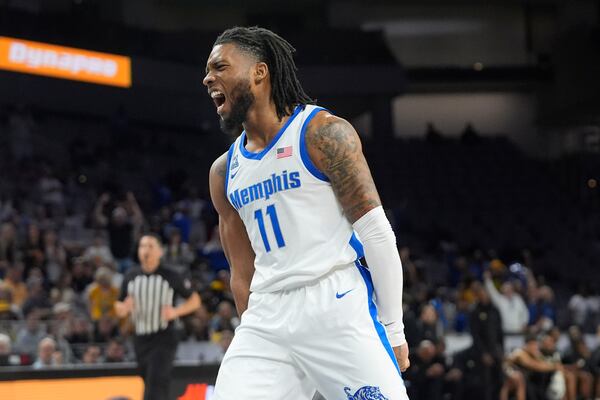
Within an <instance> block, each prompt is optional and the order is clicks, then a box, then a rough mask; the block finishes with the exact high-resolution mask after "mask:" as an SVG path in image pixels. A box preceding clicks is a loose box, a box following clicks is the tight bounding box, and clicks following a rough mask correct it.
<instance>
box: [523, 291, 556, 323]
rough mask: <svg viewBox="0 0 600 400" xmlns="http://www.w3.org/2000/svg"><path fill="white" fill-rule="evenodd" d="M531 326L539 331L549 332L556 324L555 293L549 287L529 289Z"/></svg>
mask: <svg viewBox="0 0 600 400" xmlns="http://www.w3.org/2000/svg"><path fill="white" fill-rule="evenodd" d="M529 296H530V297H529V306H528V310H529V325H530V326H534V327H536V328H537V330H544V331H546V330H549V329H551V328H552V327H553V326H554V324H555V323H556V309H555V307H554V292H553V291H552V289H551V288H550V287H549V286H546V285H544V286H541V287H540V288H536V287H535V286H533V285H532V286H530V287H529Z"/></svg>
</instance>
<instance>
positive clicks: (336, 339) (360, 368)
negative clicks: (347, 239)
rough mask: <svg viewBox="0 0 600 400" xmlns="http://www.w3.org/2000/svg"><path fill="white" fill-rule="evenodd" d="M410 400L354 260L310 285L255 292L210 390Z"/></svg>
mask: <svg viewBox="0 0 600 400" xmlns="http://www.w3.org/2000/svg"><path fill="white" fill-rule="evenodd" d="M315 391H318V392H319V393H321V394H322V395H323V397H325V398H326V399H327V400H338V399H339V400H348V399H356V400H358V399H369V400H407V399H408V397H407V395H406V389H405V387H404V384H403V381H402V378H401V376H400V371H399V369H398V365H397V363H396V359H395V357H394V353H393V351H392V348H391V346H390V344H389V342H388V339H387V336H386V334H385V329H384V327H383V325H382V324H381V323H380V322H379V321H378V319H377V308H376V306H375V304H374V303H373V284H372V281H371V276H370V274H369V272H368V270H367V269H366V268H364V267H362V266H360V265H359V264H358V263H357V264H356V265H354V264H351V265H348V266H346V267H343V268H341V269H338V270H336V271H334V272H331V273H330V274H328V275H326V276H325V277H323V278H321V279H320V280H318V281H316V282H315V283H313V284H311V285H308V286H304V287H299V288H296V289H291V290H284V291H278V292H274V293H252V294H251V295H250V299H249V304H248V309H247V310H246V311H245V312H244V314H243V315H242V321H241V324H240V326H239V327H238V328H237V329H236V331H235V337H234V339H233V342H232V343H231V346H230V347H229V349H228V350H227V353H226V354H225V357H224V359H223V362H222V364H221V368H220V369H219V374H218V376H217V383H216V385H215V394H214V397H213V399H216V400H282V399H293V400H311V399H312V398H313V395H314V394H315Z"/></svg>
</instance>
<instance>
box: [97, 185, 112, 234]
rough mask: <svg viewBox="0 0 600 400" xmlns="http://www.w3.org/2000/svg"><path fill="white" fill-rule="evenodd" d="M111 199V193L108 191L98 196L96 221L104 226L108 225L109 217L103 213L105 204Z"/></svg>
mask: <svg viewBox="0 0 600 400" xmlns="http://www.w3.org/2000/svg"><path fill="white" fill-rule="evenodd" d="M109 200H110V195H109V194H108V193H102V195H101V196H100V197H99V198H98V201H97V202H96V205H95V206H94V222H95V223H96V224H97V225H98V226H100V227H102V228H104V227H105V226H106V225H108V218H106V216H105V215H104V213H103V210H104V206H105V205H106V203H108V201H109Z"/></svg>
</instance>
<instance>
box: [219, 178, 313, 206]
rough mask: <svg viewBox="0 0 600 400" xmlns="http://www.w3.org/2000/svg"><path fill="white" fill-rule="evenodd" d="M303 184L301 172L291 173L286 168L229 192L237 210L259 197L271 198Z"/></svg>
mask: <svg viewBox="0 0 600 400" xmlns="http://www.w3.org/2000/svg"><path fill="white" fill-rule="evenodd" d="M300 186H302V182H300V172H298V171H292V172H290V173H288V172H287V170H284V171H283V172H282V173H281V174H271V177H270V178H269V179H265V180H264V181H262V182H258V183H255V184H254V185H250V186H248V187H247V188H244V189H241V190H240V189H236V190H235V191H233V192H231V193H230V194H229V199H230V200H231V204H233V206H234V207H235V209H236V210H239V209H240V208H242V207H244V206H245V205H248V204H250V203H252V202H253V201H256V200H259V199H265V200H269V197H271V196H272V195H274V194H275V193H277V192H281V191H284V190H290V189H297V188H299V187H300Z"/></svg>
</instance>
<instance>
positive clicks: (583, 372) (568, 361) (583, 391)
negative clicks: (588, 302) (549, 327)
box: [553, 325, 594, 399]
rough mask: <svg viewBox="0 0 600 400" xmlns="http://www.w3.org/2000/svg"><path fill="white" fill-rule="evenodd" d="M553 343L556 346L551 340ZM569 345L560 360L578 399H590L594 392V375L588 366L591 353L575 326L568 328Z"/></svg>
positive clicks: (589, 365)
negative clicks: (569, 376)
mask: <svg viewBox="0 0 600 400" xmlns="http://www.w3.org/2000/svg"><path fill="white" fill-rule="evenodd" d="M553 343H554V345H556V341H554V340H553ZM569 343H570V346H569V348H568V350H567V351H566V353H565V355H564V357H563V358H562V361H563V363H564V364H565V367H566V373H568V374H570V375H571V376H572V380H573V381H574V382H573V386H577V394H578V395H579V396H580V397H583V398H584V399H589V398H592V395H593V391H594V375H593V374H592V366H591V364H590V362H591V356H592V352H591V351H590V349H589V348H588V346H587V344H586V343H585V340H584V339H583V335H582V334H581V331H580V329H579V328H578V327H577V326H576V325H574V326H572V327H570V328H569ZM572 397H573V396H572Z"/></svg>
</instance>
